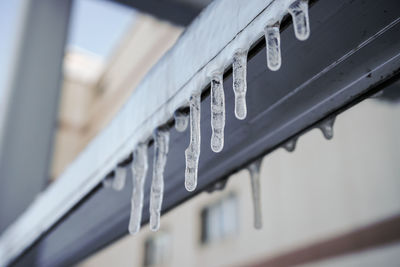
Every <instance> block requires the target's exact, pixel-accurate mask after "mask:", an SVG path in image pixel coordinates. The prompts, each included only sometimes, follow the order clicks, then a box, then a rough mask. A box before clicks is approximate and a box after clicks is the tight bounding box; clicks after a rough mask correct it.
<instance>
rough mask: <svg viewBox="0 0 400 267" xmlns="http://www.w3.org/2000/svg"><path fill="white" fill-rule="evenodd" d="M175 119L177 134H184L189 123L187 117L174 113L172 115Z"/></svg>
mask: <svg viewBox="0 0 400 267" xmlns="http://www.w3.org/2000/svg"><path fill="white" fill-rule="evenodd" d="M174 118H175V129H176V130H177V131H178V132H184V131H185V130H186V128H187V126H188V122H189V115H188V114H187V113H185V112H182V111H179V110H177V111H175V113H174Z"/></svg>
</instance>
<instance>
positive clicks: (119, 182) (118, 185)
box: [112, 166, 127, 191]
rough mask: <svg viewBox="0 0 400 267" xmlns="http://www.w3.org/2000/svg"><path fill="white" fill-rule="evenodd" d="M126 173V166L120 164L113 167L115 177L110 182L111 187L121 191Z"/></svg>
mask: <svg viewBox="0 0 400 267" xmlns="http://www.w3.org/2000/svg"><path fill="white" fill-rule="evenodd" d="M126 175H127V168H125V167H122V166H117V168H115V177H114V180H113V183H112V187H113V188H114V190H117V191H121V190H122V189H123V188H124V186H125V181H126Z"/></svg>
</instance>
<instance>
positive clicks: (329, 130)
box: [318, 117, 335, 140]
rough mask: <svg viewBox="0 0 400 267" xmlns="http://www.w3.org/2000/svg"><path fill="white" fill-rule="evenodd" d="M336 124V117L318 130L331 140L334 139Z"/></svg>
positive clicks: (325, 122)
mask: <svg viewBox="0 0 400 267" xmlns="http://www.w3.org/2000/svg"><path fill="white" fill-rule="evenodd" d="M334 123H335V117H332V118H329V119H327V120H325V121H323V122H321V124H320V125H319V126H318V128H319V129H320V130H321V132H322V134H323V135H324V137H325V138H326V139H327V140H330V139H332V138H333V124H334Z"/></svg>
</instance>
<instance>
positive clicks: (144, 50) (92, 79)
mask: <svg viewBox="0 0 400 267" xmlns="http://www.w3.org/2000/svg"><path fill="white" fill-rule="evenodd" d="M181 32H182V28H180V27H177V26H173V25H171V24H169V23H166V22H162V21H159V20H157V19H155V18H153V17H150V16H147V15H138V17H137V18H136V19H135V21H134V23H133V25H132V27H130V29H129V30H128V32H126V34H125V36H124V38H123V40H121V42H120V44H119V46H118V47H116V49H115V52H114V54H113V55H112V56H111V58H110V59H109V60H108V61H107V62H104V60H103V59H100V58H99V57H98V56H96V55H93V54H91V53H89V52H87V51H83V50H79V49H74V48H72V49H70V50H68V51H67V54H66V56H65V61H64V83H63V88H62V96H61V107H60V114H59V126H58V131H57V135H56V144H55V149H54V157H53V165H52V172H51V176H52V178H53V179H55V178H56V177H58V176H59V175H60V174H61V173H62V171H63V170H64V169H65V167H66V166H67V165H68V164H69V163H71V162H72V161H73V159H74V158H75V157H76V156H77V155H78V154H79V152H80V151H82V149H83V148H84V147H85V146H86V145H87V144H88V143H89V142H90V140H91V139H92V138H93V137H94V136H95V135H96V134H97V133H98V132H99V131H100V130H101V129H102V128H103V127H105V126H106V125H107V123H108V122H109V121H110V120H111V119H112V118H113V116H114V115H115V114H116V113H117V112H118V110H119V109H120V108H121V106H122V105H123V104H124V103H125V101H126V100H127V98H128V97H129V96H130V94H131V93H132V92H133V90H134V89H135V88H136V86H137V85H138V83H139V82H140V80H141V79H142V78H143V77H144V75H145V74H146V73H147V72H148V71H149V70H150V68H151V67H152V66H153V65H154V64H155V63H156V62H157V61H158V59H160V57H161V56H162V55H163V54H164V53H165V52H166V51H167V50H168V49H169V48H170V47H171V46H172V45H173V44H174V43H175V41H176V39H177V38H178V36H179V35H180V33H181Z"/></svg>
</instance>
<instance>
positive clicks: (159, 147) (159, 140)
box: [150, 129, 169, 231]
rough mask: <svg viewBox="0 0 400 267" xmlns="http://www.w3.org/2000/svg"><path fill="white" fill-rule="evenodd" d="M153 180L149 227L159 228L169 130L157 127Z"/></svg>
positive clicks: (152, 228)
mask: <svg viewBox="0 0 400 267" xmlns="http://www.w3.org/2000/svg"><path fill="white" fill-rule="evenodd" d="M153 136H154V163H153V181H152V183H151V192H150V229H151V230H153V231H157V230H158V228H160V213H161V205H162V201H163V194H164V169H165V163H166V162H167V154H168V146H169V132H168V130H166V129H157V130H156V131H155V132H154V134H153Z"/></svg>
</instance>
